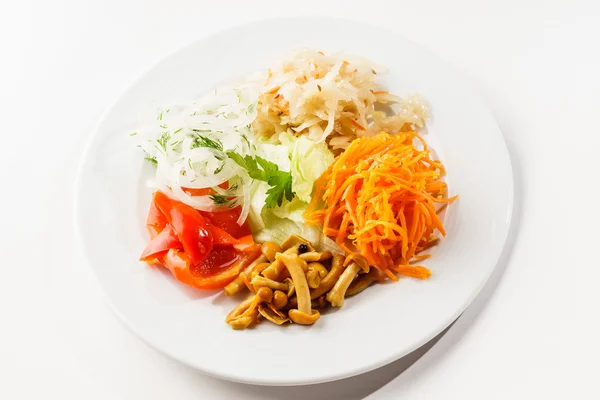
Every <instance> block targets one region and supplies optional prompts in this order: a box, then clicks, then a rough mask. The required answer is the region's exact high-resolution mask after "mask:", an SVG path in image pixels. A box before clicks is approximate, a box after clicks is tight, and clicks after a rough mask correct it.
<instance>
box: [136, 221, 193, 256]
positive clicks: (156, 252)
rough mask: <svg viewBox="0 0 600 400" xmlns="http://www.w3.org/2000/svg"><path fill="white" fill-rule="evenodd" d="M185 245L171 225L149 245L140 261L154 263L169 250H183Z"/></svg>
mask: <svg viewBox="0 0 600 400" xmlns="http://www.w3.org/2000/svg"><path fill="white" fill-rule="evenodd" d="M182 248H183V245H182V244H181V242H180V241H179V239H178V238H177V235H175V232H174V231H173V228H171V225H168V224H167V226H165V229H163V230H162V231H161V232H160V233H159V234H158V235H157V236H156V237H154V239H152V240H151V241H150V243H148V245H147V246H146V248H145V249H144V252H143V253H142V256H141V257H140V261H152V260H154V259H156V258H159V257H162V256H164V255H165V254H166V253H167V251H169V249H182Z"/></svg>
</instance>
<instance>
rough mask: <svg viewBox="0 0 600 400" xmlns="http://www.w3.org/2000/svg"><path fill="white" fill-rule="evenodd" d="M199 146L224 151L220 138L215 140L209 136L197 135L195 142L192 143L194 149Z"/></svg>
mask: <svg viewBox="0 0 600 400" xmlns="http://www.w3.org/2000/svg"><path fill="white" fill-rule="evenodd" d="M198 147H208V148H209V149H215V150H218V151H221V152H222V151H223V143H221V141H220V140H219V139H216V140H213V139H211V138H209V137H206V136H202V135H196V136H195V137H194V142H193V143H192V149H195V148H198Z"/></svg>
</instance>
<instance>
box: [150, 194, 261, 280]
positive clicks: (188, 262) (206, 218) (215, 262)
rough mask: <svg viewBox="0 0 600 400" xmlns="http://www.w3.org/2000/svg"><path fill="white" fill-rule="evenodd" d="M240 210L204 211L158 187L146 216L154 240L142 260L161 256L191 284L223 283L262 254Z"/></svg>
mask: <svg viewBox="0 0 600 400" xmlns="http://www.w3.org/2000/svg"><path fill="white" fill-rule="evenodd" d="M225 187H226V186H225ZM205 194H206V193H202V194H199V195H205ZM240 212H241V207H236V208H234V209H226V210H225V211H221V212H214V213H205V212H200V211H197V210H195V209H194V208H192V207H190V206H188V205H186V204H184V203H182V202H180V201H178V200H174V199H171V198H170V197H168V196H167V195H166V194H165V193H163V192H160V191H158V192H156V193H154V198H153V202H152V204H151V206H150V211H149V213H148V218H147V221H146V222H147V227H148V231H149V232H150V236H151V238H152V240H151V241H150V243H148V246H146V249H145V250H144V252H143V253H142V256H141V258H140V260H142V261H152V260H155V259H156V260H158V261H160V262H161V263H162V264H163V265H164V266H165V267H166V268H167V269H169V270H170V271H171V273H172V274H173V275H174V276H175V278H177V279H178V280H179V281H181V282H183V283H185V284H188V285H190V286H194V287H196V288H199V289H219V288H222V287H224V286H225V285H227V284H228V283H229V282H231V281H232V280H233V279H235V278H236V277H237V276H238V275H239V273H240V271H242V269H243V268H245V267H246V266H247V265H248V264H249V263H250V262H252V260H254V259H255V258H256V257H258V256H259V254H260V246H259V245H257V244H256V243H254V239H253V238H252V235H251V233H250V227H249V226H248V223H245V224H243V225H242V226H239V225H238V224H237V219H238V217H239V215H240Z"/></svg>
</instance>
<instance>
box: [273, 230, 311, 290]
mask: <svg viewBox="0 0 600 400" xmlns="http://www.w3.org/2000/svg"><path fill="white" fill-rule="evenodd" d="M301 244H305V245H306V246H307V247H308V249H309V251H310V252H313V251H314V250H315V249H314V247H313V246H312V244H310V242H309V241H307V240H306V239H303V238H301V237H300V236H298V235H290V237H288V238H287V239H285V240H284V241H283V242H282V243H281V250H282V251H283V253H284V254H289V253H296V254H298V246H299V245H301ZM284 268H285V267H284V266H283V265H282V264H281V262H277V257H275V261H273V263H271V265H270V266H269V267H268V268H266V269H265V270H264V271H263V272H262V276H264V277H265V278H269V279H273V280H277V278H278V277H279V274H280V273H281V271H283V270H284Z"/></svg>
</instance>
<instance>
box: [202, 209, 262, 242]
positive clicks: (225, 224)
mask: <svg viewBox="0 0 600 400" xmlns="http://www.w3.org/2000/svg"><path fill="white" fill-rule="evenodd" d="M241 212H242V207H235V208H226V209H225V211H215V212H205V211H202V215H204V216H205V217H206V218H207V219H208V220H209V221H210V223H211V224H213V225H215V226H218V227H219V228H221V229H223V230H224V231H225V232H227V233H229V234H230V235H231V236H233V237H234V238H241V237H243V236H247V235H250V234H251V233H252V232H251V231H250V225H248V221H246V222H244V223H243V224H242V225H241V226H240V225H238V223H237V220H238V218H239V217H240V214H241Z"/></svg>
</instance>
